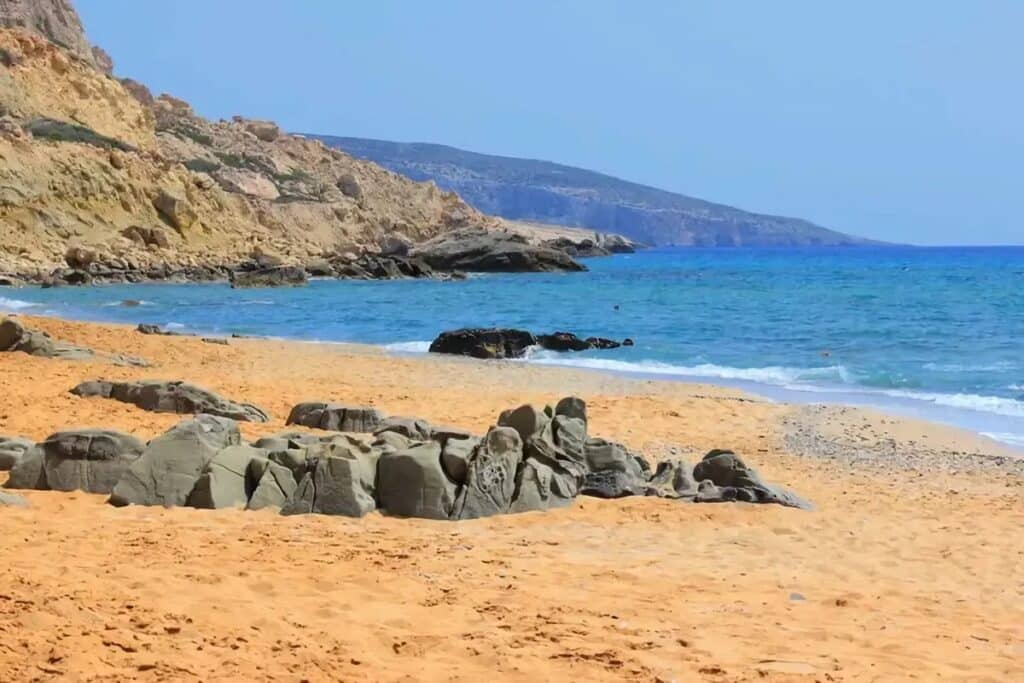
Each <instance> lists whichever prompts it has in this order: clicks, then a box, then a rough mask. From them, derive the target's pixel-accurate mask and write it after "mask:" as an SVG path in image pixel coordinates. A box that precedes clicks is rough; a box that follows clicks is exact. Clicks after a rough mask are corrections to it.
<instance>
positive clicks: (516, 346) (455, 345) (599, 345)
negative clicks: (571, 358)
mask: <svg viewBox="0 0 1024 683" xmlns="http://www.w3.org/2000/svg"><path fill="white" fill-rule="evenodd" d="M632 345H633V340H632V339H626V340H625V341H622V342H617V341H615V340H613V339H604V338H602V337H587V338H586V339H581V338H579V337H577V336H576V335H575V334H572V333H571V332H554V333H552V334H540V335H534V334H533V333H531V332H527V331H526V330H516V329H510V328H489V329H484V328H466V329H461V330H451V331H448V332H442V333H441V334H439V335H438V336H437V338H436V339H434V341H433V342H431V344H430V351H431V353H446V354H450V355H457V356H472V357H473V358H522V357H523V356H525V355H526V353H527V350H528V349H529V348H530V347H532V346H537V347H539V348H542V349H546V350H548V351H587V350H590V349H616V348H619V347H620V346H632Z"/></svg>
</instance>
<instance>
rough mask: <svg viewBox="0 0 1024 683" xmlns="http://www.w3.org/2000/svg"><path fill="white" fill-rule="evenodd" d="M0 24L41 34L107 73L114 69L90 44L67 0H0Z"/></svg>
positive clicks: (76, 13) (101, 52)
mask: <svg viewBox="0 0 1024 683" xmlns="http://www.w3.org/2000/svg"><path fill="white" fill-rule="evenodd" d="M0 26H4V27H7V28H20V29H24V30H26V31H28V32H30V33H35V34H36V35H40V36H42V37H44V38H46V39H47V40H49V41H50V42H51V43H55V44H57V45H59V46H61V47H63V48H64V49H65V50H67V51H68V52H69V53H70V54H72V55H74V56H76V57H78V58H79V59H82V60H84V61H85V62H87V63H88V64H90V65H92V66H93V67H95V68H97V69H99V70H101V71H104V72H106V73H110V72H111V70H112V69H113V63H112V62H111V61H110V57H109V56H107V53H105V52H104V51H103V50H101V49H100V48H97V47H93V46H92V45H90V44H89V41H88V40H87V39H86V37H85V29H83V28H82V21H81V19H79V18H78V12H76V11H75V8H74V7H72V6H71V3H70V2H68V1H67V0H0Z"/></svg>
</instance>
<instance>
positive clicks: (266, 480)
mask: <svg viewBox="0 0 1024 683" xmlns="http://www.w3.org/2000/svg"><path fill="white" fill-rule="evenodd" d="M247 481H249V482H250V483H254V486H253V489H252V494H251V495H250V496H249V502H248V503H247V505H246V509H247V510H262V509H264V508H282V507H284V504H285V502H286V501H287V500H288V498H290V497H291V496H292V494H294V493H295V489H296V488H297V484H296V482H295V477H294V475H293V474H292V472H291V470H289V469H288V468H287V467H284V466H282V465H279V464H277V463H276V462H272V461H270V460H261V459H259V458H253V459H252V460H251V461H250V462H249V470H248V473H247Z"/></svg>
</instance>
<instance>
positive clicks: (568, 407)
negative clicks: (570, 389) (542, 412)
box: [555, 396, 587, 426]
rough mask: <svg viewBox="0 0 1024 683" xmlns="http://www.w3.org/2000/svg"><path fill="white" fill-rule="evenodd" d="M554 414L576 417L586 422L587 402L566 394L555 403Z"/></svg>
mask: <svg viewBox="0 0 1024 683" xmlns="http://www.w3.org/2000/svg"><path fill="white" fill-rule="evenodd" d="M555 415H556V416H557V415H563V416H565V417H572V418H576V419H577V420H582V422H583V424H584V426H585V425H586V424H587V403H586V401H584V400H583V399H582V398H579V397H578V396H566V397H565V398H563V399H562V400H560V401H559V402H558V403H557V404H555Z"/></svg>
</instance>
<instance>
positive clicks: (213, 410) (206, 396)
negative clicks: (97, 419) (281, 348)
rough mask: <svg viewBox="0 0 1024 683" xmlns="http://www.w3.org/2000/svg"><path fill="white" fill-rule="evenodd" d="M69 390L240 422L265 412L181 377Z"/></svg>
mask: <svg viewBox="0 0 1024 683" xmlns="http://www.w3.org/2000/svg"><path fill="white" fill-rule="evenodd" d="M71 393H72V394H74V395H75V396H83V397H90V396H99V397H102V398H110V399H114V400H115V401H121V402H122V403H131V404H133V405H136V406H138V407H139V408H142V409H143V410H151V411H153V412H156V413H177V414H179V415H187V414H192V415H198V414H199V413H206V414H207V415H217V416H219V417H229V418H231V419H232V420H241V421H243V422H266V421H267V420H269V419H270V418H269V416H268V415H267V413H266V412H264V411H263V410H262V409H260V408H257V407H256V406H254V405H252V404H251V403H236V402H235V401H232V400H229V399H226V398H223V397H221V396H219V395H217V394H215V393H213V392H212V391H208V390H207V389H203V388H202V387H197V386H195V385H194V384H187V383H186V382H182V381H173V382H169V381H163V380H141V381H138V382H107V381H104V380H95V381H91V382H82V383H81V384H79V385H78V386H76V387H75V388H74V389H72V390H71Z"/></svg>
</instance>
